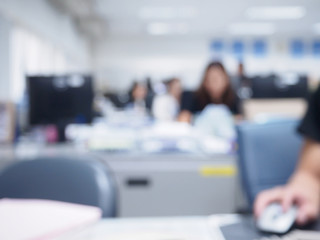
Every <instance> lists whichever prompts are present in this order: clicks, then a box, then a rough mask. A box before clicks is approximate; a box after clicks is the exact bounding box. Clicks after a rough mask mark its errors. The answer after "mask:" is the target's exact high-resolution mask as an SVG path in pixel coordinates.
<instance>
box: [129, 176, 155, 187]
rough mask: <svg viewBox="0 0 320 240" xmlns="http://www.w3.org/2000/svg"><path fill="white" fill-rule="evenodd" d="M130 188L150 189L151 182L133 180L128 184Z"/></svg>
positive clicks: (142, 179)
mask: <svg viewBox="0 0 320 240" xmlns="http://www.w3.org/2000/svg"><path fill="white" fill-rule="evenodd" d="M126 184H127V186H128V187H148V186H149V185H150V181H149V180H148V179H145V178H131V179H128V180H127V182H126Z"/></svg>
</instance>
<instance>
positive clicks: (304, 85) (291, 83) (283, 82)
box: [251, 75, 309, 98]
mask: <svg viewBox="0 0 320 240" xmlns="http://www.w3.org/2000/svg"><path fill="white" fill-rule="evenodd" d="M251 87H252V98H307V97H308V96H309V89H308V79H307V77H306V76H300V77H299V76H297V77H295V78H291V79H286V78H281V77H278V76H275V75H271V76H268V77H256V78H253V79H251Z"/></svg>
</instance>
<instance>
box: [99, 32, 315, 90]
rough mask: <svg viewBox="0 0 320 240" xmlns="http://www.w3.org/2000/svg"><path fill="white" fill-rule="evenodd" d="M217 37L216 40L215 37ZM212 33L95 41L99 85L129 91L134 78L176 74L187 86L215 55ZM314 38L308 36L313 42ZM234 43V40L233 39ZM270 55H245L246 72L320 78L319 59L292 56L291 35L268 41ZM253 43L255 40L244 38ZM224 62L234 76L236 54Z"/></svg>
mask: <svg viewBox="0 0 320 240" xmlns="http://www.w3.org/2000/svg"><path fill="white" fill-rule="evenodd" d="M211 39H212V38H211ZM211 39H209V38H208V37H205V36H203V37H201V36H199V37H191V36H188V35H186V36H185V37H179V38H178V37H151V36H150V37H141V38H139V37H135V38H130V37H128V38H125V37H122V38H121V37H113V38H112V37H109V38H108V39H105V40H103V41H100V42H99V43H97V44H96V45H95V48H94V51H93V59H94V72H95V73H96V76H97V80H98V83H99V84H98V86H99V89H100V90H102V91H108V90H125V89H127V88H128V87H129V86H130V84H131V82H132V80H133V79H141V78H144V77H146V76H151V77H152V78H153V79H155V80H161V79H162V78H164V77H170V76H172V75H174V76H178V77H180V78H181V80H182V82H183V84H184V86H185V87H187V88H194V87H196V86H197V85H198V83H199V81H200V79H201V76H202V72H203V69H204V67H205V66H206V64H207V63H208V61H209V60H210V59H214V58H215V56H214V54H213V53H212V52H210V50H209V46H210V42H211ZM311 40H312V38H311V37H310V39H306V41H310V42H311ZM230 42H231V40H230ZM267 42H268V45H269V54H268V57H265V58H257V57H254V56H253V55H252V54H251V53H249V54H247V55H246V56H245V57H244V63H245V69H246V72H247V74H249V75H254V74H269V73H271V72H275V73H282V72H287V71H293V72H298V73H306V74H308V75H310V76H311V77H313V78H319V77H320V67H319V66H320V58H314V57H312V56H311V54H309V55H307V56H306V57H304V58H302V59H293V58H292V57H291V56H290V54H289V51H288V47H287V42H288V39H286V38H284V37H282V38H276V37H272V38H270V39H267ZM245 43H247V44H249V43H252V39H245ZM222 58H223V62H224V64H225V65H226V68H227V70H228V71H229V73H230V74H235V73H236V69H237V65H238V61H237V60H236V58H235V57H234V56H233V55H232V54H225V55H223V57H222Z"/></svg>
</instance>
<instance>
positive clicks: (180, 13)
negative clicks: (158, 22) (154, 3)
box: [139, 6, 197, 19]
mask: <svg viewBox="0 0 320 240" xmlns="http://www.w3.org/2000/svg"><path fill="white" fill-rule="evenodd" d="M196 15H197V10H196V9H195V8H194V7H192V6H185V7H180V8H174V7H143V8H142V9H141V11H140V13H139V16H140V18H143V19H172V18H193V17H195V16H196Z"/></svg>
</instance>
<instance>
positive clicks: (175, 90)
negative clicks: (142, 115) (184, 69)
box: [152, 78, 182, 121]
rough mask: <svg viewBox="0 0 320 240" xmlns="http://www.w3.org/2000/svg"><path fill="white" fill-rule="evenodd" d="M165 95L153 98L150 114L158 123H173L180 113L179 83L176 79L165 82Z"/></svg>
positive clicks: (180, 90)
mask: <svg viewBox="0 0 320 240" xmlns="http://www.w3.org/2000/svg"><path fill="white" fill-rule="evenodd" d="M165 85H166V87H167V93H166V94H162V95H158V96H156V97H155V99H154V101H153V104H152V114H153V116H154V118H155V119H157V120H160V121H174V120H176V119H177V117H178V114H179V112H180V99H181V92H182V89H181V83H180V80H179V79H178V78H172V79H170V80H168V81H166V82H165Z"/></svg>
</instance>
